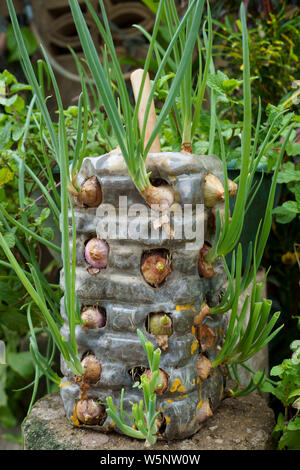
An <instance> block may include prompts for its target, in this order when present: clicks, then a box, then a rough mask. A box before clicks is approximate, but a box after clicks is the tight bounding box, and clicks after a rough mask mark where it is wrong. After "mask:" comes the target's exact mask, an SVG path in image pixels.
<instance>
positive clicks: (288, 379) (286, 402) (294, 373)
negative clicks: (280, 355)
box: [261, 340, 300, 450]
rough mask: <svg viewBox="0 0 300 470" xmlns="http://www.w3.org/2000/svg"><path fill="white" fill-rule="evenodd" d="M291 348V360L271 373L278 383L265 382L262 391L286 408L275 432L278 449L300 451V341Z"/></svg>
mask: <svg viewBox="0 0 300 470" xmlns="http://www.w3.org/2000/svg"><path fill="white" fill-rule="evenodd" d="M290 348H291V350H292V351H293V354H292V356H291V358H289V359H284V360H283V362H282V363H281V364H279V365H276V366H274V367H272V369H271V371H270V375H271V377H275V378H277V381H265V382H264V384H263V385H262V387H261V390H262V391H264V392H268V393H272V395H274V396H275V397H276V398H277V399H278V400H279V401H280V402H281V403H282V405H283V407H284V413H281V412H280V413H279V415H278V417H277V424H276V426H275V428H274V431H273V437H274V438H275V439H276V440H277V441H278V449H289V450H300V416H299V412H300V340H295V341H293V342H292V344H291V346H290Z"/></svg>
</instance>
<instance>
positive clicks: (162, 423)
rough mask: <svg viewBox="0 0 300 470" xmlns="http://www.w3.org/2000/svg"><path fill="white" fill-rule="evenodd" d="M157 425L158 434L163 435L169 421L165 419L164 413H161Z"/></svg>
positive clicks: (156, 421)
mask: <svg viewBox="0 0 300 470" xmlns="http://www.w3.org/2000/svg"><path fill="white" fill-rule="evenodd" d="M155 424H156V427H157V434H160V435H163V434H164V432H165V431H166V428H167V420H166V418H165V417H164V415H163V413H161V412H160V413H159V415H158V416H157V418H156V420H155Z"/></svg>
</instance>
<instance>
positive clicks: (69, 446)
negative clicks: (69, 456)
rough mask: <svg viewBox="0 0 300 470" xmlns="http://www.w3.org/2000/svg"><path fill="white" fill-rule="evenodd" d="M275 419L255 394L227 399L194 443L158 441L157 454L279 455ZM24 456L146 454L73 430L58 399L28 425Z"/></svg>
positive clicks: (42, 403)
mask: <svg viewBox="0 0 300 470" xmlns="http://www.w3.org/2000/svg"><path fill="white" fill-rule="evenodd" d="M274 426H275V419H274V414H273V411H272V409H271V408H269V407H268V405H267V402H266V400H265V399H264V398H262V397H261V396H259V395H258V394H256V393H253V394H251V395H248V396H246V397H240V398H227V399H225V400H224V401H223V402H222V403H221V405H220V407H219V408H218V409H217V410H216V412H215V414H214V415H213V416H212V417H211V418H210V419H209V420H208V421H206V422H205V423H204V424H203V427H202V429H201V430H200V431H199V432H197V433H196V434H194V436H192V437H191V438H188V439H184V440H176V441H169V442H167V441H163V440H159V441H157V443H156V444H155V446H153V447H152V448H151V449H153V450H172V451H176V450H274V449H275V448H276V445H275V443H274V441H273V440H272V437H271V434H272V430H273V428H274ZM24 443H25V445H24V449H25V450H144V442H143V441H139V440H135V439H131V438H128V437H126V436H122V435H119V434H117V433H115V432H112V433H110V434H103V433H100V432H95V431H92V430H89V429H86V428H78V427H75V426H73V425H72V424H71V423H70V422H69V421H68V420H67V419H66V417H65V413H64V409H63V405H62V401H61V398H60V396H59V394H53V395H47V396H45V397H43V398H41V399H40V400H38V401H37V402H36V404H35V405H34V407H33V409H32V411H31V414H30V415H29V417H28V419H27V420H26V422H25V425H24Z"/></svg>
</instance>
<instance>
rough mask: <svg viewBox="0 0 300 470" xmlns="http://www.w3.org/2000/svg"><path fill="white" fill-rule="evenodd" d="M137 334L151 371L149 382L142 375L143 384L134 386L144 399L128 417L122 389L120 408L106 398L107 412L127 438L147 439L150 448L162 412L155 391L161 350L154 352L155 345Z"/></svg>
mask: <svg viewBox="0 0 300 470" xmlns="http://www.w3.org/2000/svg"><path fill="white" fill-rule="evenodd" d="M137 334H138V336H139V339H140V341H141V343H142V345H143V348H144V351H145V353H146V356H147V360H148V363H149V367H150V371H151V380H149V379H148V377H147V376H146V375H142V376H141V383H136V384H135V385H134V386H138V387H139V388H141V389H142V391H143V395H144V399H143V400H141V401H140V402H139V403H134V404H133V405H132V417H131V416H128V414H127V413H125V412H124V410H123V400H124V389H122V392H121V399H120V407H119V408H117V407H116V406H115V405H114V403H113V400H112V398H111V397H106V403H107V406H108V408H107V409H106V411H107V414H108V415H109V416H110V417H111V419H112V420H113V421H114V422H115V423H116V425H117V426H118V428H119V429H120V430H121V431H122V432H123V433H124V434H126V436H130V437H134V438H136V439H145V440H146V443H145V445H148V446H149V445H153V444H155V442H156V439H157V425H156V420H157V418H158V416H159V414H160V412H159V411H156V394H155V392H154V389H155V387H156V386H157V384H158V382H159V379H160V377H159V361H160V355H161V351H160V349H159V348H157V349H156V350H155V351H154V347H153V344H152V343H151V342H150V341H146V338H145V336H144V335H143V333H142V332H141V331H140V330H137ZM126 418H127V419H126ZM128 420H129V421H130V422H131V423H132V425H131V426H128V424H127V422H128Z"/></svg>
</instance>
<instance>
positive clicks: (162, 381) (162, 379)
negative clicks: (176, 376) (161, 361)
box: [143, 369, 168, 395]
mask: <svg viewBox="0 0 300 470" xmlns="http://www.w3.org/2000/svg"><path fill="white" fill-rule="evenodd" d="M143 375H145V376H146V377H148V379H149V382H151V379H152V373H151V370H150V369H147V370H146V371H145V372H144V373H143ZM167 388H168V376H167V374H166V373H165V372H164V371H163V370H162V369H159V378H158V380H157V382H156V386H155V389H154V392H155V393H156V394H157V395H162V394H163V393H165V391H166V390H167Z"/></svg>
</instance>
